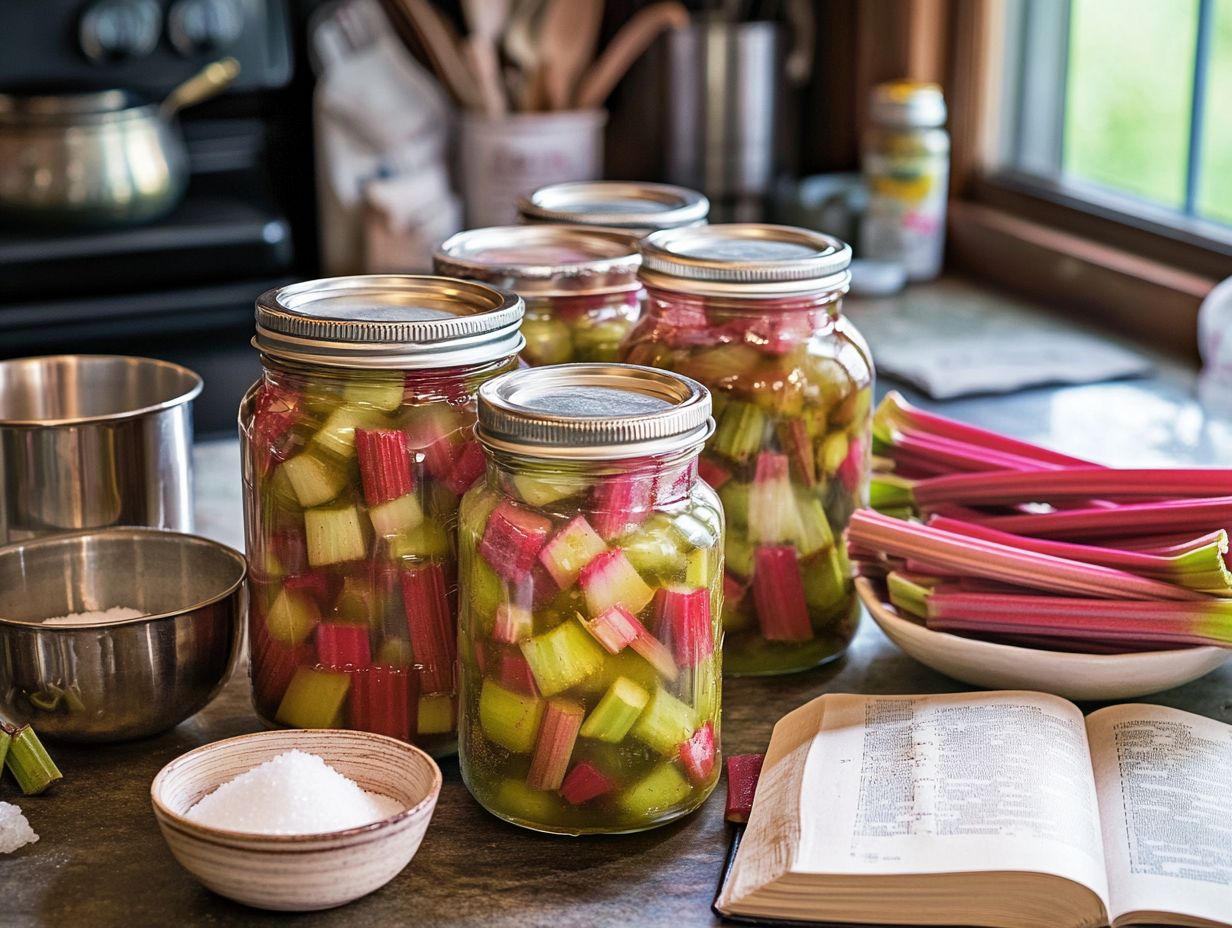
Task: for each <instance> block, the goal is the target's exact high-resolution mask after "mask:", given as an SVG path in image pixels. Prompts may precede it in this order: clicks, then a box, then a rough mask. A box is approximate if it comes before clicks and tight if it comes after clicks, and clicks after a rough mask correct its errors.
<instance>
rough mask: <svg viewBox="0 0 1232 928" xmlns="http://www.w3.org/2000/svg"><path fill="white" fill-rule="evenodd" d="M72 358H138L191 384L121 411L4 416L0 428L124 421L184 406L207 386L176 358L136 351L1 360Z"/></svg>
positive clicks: (30, 361) (13, 362) (12, 362)
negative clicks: (56, 416)
mask: <svg viewBox="0 0 1232 928" xmlns="http://www.w3.org/2000/svg"><path fill="white" fill-rule="evenodd" d="M68 358H71V359H73V360H84V361H87V362H91V361H137V362H140V363H141V364H143V365H147V366H149V367H161V368H165V369H167V370H173V371H175V372H176V373H178V374H181V375H185V379H186V380H187V382H188V384H189V386H188V388H187V389H186V390H184V391H183V392H181V393H180V394H178V395H177V396H173V397H170V398H168V399H165V400H159V401H158V402H156V403H147V404H146V405H145V406H139V407H137V408H136V409H125V410H121V411H119V412H105V413H98V414H96V415H92V416H66V417H63V418H60V419H6V418H2V417H0V428H22V429H44V428H64V427H65V426H73V425H91V424H94V423H97V422H123V421H125V420H127V419H137V418H140V417H141V416H147V415H149V414H151V413H156V412H163V411H164V410H167V409H174V408H175V407H177V406H184V405H186V404H188V403H191V402H192V401H193V400H195V399H196V398H197V397H198V396H200V395H201V391H202V389H204V387H205V381H204V380H203V379H202V377H201V375H200V374H198V373H197V372H196V371H194V370H191V369H189V368H187V367H185V366H184V365H183V364H176V363H175V362H174V361H164V360H162V359H160V358H147V357H144V356H142V355H135V354H90V353H81V354H72V353H63V354H40V355H31V356H30V357H23V358H10V359H8V360H4V361H0V365H13V366H14V367H16V366H18V365H21V364H34V363H41V362H48V361H61V360H64V359H68Z"/></svg>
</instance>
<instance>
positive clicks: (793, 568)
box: [753, 545, 813, 641]
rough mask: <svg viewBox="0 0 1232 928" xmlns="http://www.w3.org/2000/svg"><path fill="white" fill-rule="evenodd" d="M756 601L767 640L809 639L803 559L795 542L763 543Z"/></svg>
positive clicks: (756, 573) (757, 569)
mask: <svg viewBox="0 0 1232 928" xmlns="http://www.w3.org/2000/svg"><path fill="white" fill-rule="evenodd" d="M753 602H754V603H755V604H756V606H757V622H758V624H759V625H760V626H761V634H762V637H763V638H765V639H766V640H767V641H809V640H811V639H812V637H813V623H812V622H811V621H810V619H809V612H808V602H807V600H806V599H805V595H804V581H803V579H802V578H801V576H800V562H799V559H798V558H797V556H796V549H795V548H793V547H792V546H791V545H762V546H760V547H759V548H758V549H757V555H756V565H755V567H754V569H753Z"/></svg>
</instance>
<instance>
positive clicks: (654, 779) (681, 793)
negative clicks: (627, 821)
mask: <svg viewBox="0 0 1232 928" xmlns="http://www.w3.org/2000/svg"><path fill="white" fill-rule="evenodd" d="M689 734H692V732H690V733H689ZM687 737H688V735H686V736H685V738H687ZM682 740H684V739H682ZM692 791H693V787H692V786H691V785H690V784H689V781H688V780H687V779H686V778H685V775H684V774H683V773H682V772H681V771H680V768H679V767H677V766H676V764H675V763H672V762H668V763H666V764H660V765H659V766H658V767H656V768H655V769H654V770H652V771H651V772H650V773H649V774H647V775H646V776H645V777H643V778H642V779H640V780H638V781H637V782H636V783H634V784H633V785H632V786H630V787H629V788H628V789H626V790H624V791H623V792H622V793H621V794H620V796H619V797H617V802H618V803H619V804H620V807H621V808H622V809H624V810H625V812H627V813H628V814H629V815H636V816H638V817H642V816H645V815H649V814H651V813H654V812H665V811H667V810H669V809H672V808H673V807H675V806H677V805H679V804H680V803H682V802H684V800H686V799H687V798H689V794H690V793H691V792H692Z"/></svg>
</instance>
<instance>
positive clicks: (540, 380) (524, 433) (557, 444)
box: [475, 364, 714, 461]
mask: <svg viewBox="0 0 1232 928" xmlns="http://www.w3.org/2000/svg"><path fill="white" fill-rule="evenodd" d="M713 432H714V419H712V418H711V417H710V391H709V390H707V389H706V388H705V387H704V386H702V385H701V384H700V383H698V382H697V381H696V380H692V379H690V378H688V377H682V376H680V375H679V374H671V373H668V372H667V371H661V370H657V369H655V368H652V367H640V366H638V365H635V364H558V365H554V366H550V367H531V368H524V369H522V370H517V371H510V372H509V373H507V374H501V375H500V376H499V377H494V378H492V379H491V380H489V381H488V382H487V383H485V384H483V386H481V387H480V388H479V424H478V425H477V426H476V430H475V434H476V435H478V436H479V440H480V441H481V442H483V443H484V444H485V445H486V446H487V447H489V448H492V449H494V450H496V451H507V452H512V453H514V454H525V455H531V456H534V457H546V458H557V459H564V460H573V461H603V460H609V459H612V458H628V457H641V456H643V455H652V454H673V453H678V452H684V451H688V450H689V449H698V450H700V449H701V446H702V444H703V443H704V442H705V441H706V439H707V438H709V437H710V435H711V433H713Z"/></svg>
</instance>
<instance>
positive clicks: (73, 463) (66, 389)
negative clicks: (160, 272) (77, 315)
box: [0, 355, 201, 544]
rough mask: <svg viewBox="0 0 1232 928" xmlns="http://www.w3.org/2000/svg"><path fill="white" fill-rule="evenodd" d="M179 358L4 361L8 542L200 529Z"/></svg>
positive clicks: (1, 407)
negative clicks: (117, 530)
mask: <svg viewBox="0 0 1232 928" xmlns="http://www.w3.org/2000/svg"><path fill="white" fill-rule="evenodd" d="M200 392H201V378H200V377H198V376H197V375H196V374H194V373H193V372H192V371H190V370H188V368H186V367H180V366H179V365H178V364H170V363H168V362H166V361H155V360H152V359H150V358H129V357H122V356H115V355H56V356H52V357H42V358H18V359H16V360H12V361H3V362H0V544H7V543H8V542H12V541H20V540H22V539H26V538H34V537H37V536H40V535H49V534H54V533H56V532H71V531H77V530H80V529H87V528H101V527H104V526H108V525H150V526H154V527H156V528H170V529H176V530H179V531H192V527H193V524H192V515H193V510H192V437H193V436H192V401H193V399H194V398H195V397H196V396H197V394H198V393H200Z"/></svg>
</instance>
